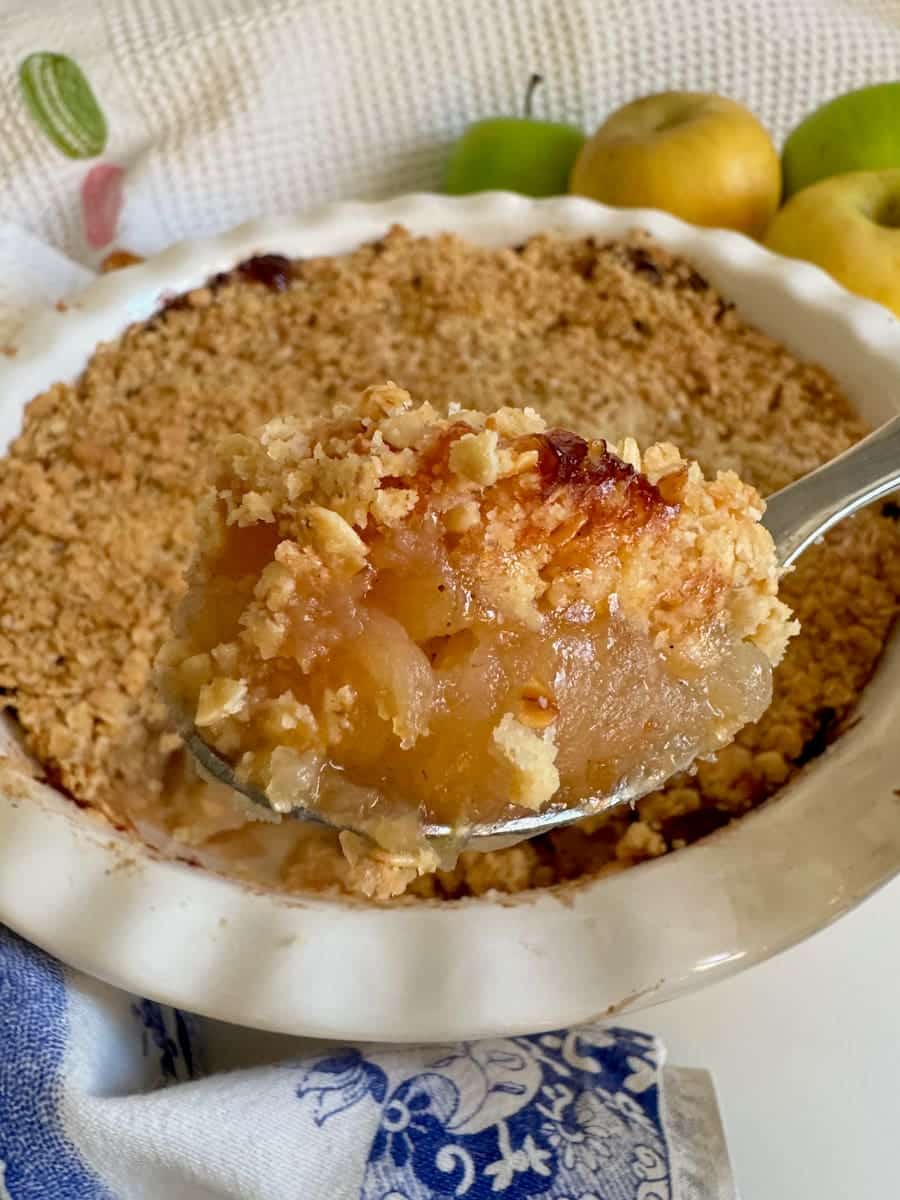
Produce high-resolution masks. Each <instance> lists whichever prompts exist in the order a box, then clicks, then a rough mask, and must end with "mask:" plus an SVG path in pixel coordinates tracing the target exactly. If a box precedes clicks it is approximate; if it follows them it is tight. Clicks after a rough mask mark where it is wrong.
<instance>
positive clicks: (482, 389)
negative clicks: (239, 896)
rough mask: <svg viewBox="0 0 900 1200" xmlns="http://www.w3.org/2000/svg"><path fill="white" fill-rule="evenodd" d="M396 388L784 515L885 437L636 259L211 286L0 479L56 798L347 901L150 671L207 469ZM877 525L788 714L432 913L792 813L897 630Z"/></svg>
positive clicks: (343, 268) (23, 709) (826, 559)
mask: <svg viewBox="0 0 900 1200" xmlns="http://www.w3.org/2000/svg"><path fill="white" fill-rule="evenodd" d="M386 378H397V379H402V380H403V382H404V384H405V385H406V386H408V387H409V388H410V390H411V392H412V393H413V394H414V395H415V396H416V397H417V399H420V400H428V401H430V402H431V403H432V404H434V405H436V406H437V405H439V404H442V403H444V404H447V403H451V402H456V403H458V404H459V405H460V406H461V407H465V408H475V409H479V410H481V411H485V412H490V411H492V410H494V409H496V408H498V407H503V406H504V405H518V406H522V407H524V406H531V407H533V408H535V409H537V410H538V411H540V412H541V413H542V415H543V416H544V417H545V419H546V420H547V421H548V423H549V424H551V425H559V426H564V427H569V428H576V429H579V430H580V431H581V432H583V433H584V434H585V435H587V436H597V437H606V438H608V439H610V440H612V441H617V440H619V439H621V438H622V437H624V436H626V435H627V434H629V433H630V434H633V435H634V436H635V437H636V439H637V440H638V442H639V443H641V444H650V443H652V442H654V441H670V442H672V443H675V444H676V445H678V446H679V448H680V449H681V451H682V453H683V454H684V455H685V456H686V457H687V458H691V459H697V460H698V461H699V463H700V464H701V466H702V467H703V469H704V470H705V471H711V470H714V469H715V468H717V467H723V468H731V469H734V470H736V471H737V472H738V473H739V475H740V476H741V477H742V478H744V479H746V480H747V481H749V482H750V483H752V484H753V485H755V486H756V487H757V488H758V489H759V491H760V492H761V493H762V494H763V495H765V494H766V493H767V492H770V491H773V490H775V489H777V488H778V487H780V486H783V485H784V484H785V483H787V482H789V481H790V480H791V479H793V478H796V477H798V476H799V475H802V474H804V473H806V472H807V471H809V470H811V469H812V468H813V467H815V466H817V465H818V464H819V463H821V462H823V461H826V460H827V459H829V458H831V457H833V456H834V455H836V454H838V453H840V452H841V451H842V450H844V449H845V448H846V447H847V446H848V445H850V444H851V443H852V442H853V441H855V440H856V439H858V438H859V437H861V436H863V434H864V433H865V432H866V431H867V430H866V426H865V423H864V422H863V421H862V420H861V419H860V418H859V417H858V416H857V415H856V414H855V413H854V412H853V410H852V408H851V406H850V404H849V402H848V401H847V400H846V398H845V397H844V396H843V394H842V393H841V391H840V389H839V388H838V387H837V386H836V385H835V383H834V382H833V381H832V380H831V379H830V378H829V376H828V375H827V373H826V372H825V371H823V370H821V369H820V368H817V367H815V366H811V365H808V364H805V363H801V362H798V361H797V360H796V359H795V358H794V357H792V356H791V355H790V353H789V352H788V351H787V350H786V349H785V348H784V347H783V346H780V345H779V344H778V343H776V342H775V341H773V340H772V339H770V338H768V337H766V336H765V335H763V334H761V333H759V332H757V331H755V330H753V329H752V328H750V327H749V326H747V325H746V324H745V323H744V322H743V321H741V320H740V318H739V317H738V316H737V315H736V313H735V312H734V311H733V310H732V309H731V307H730V306H729V305H728V303H727V301H725V300H723V299H722V298H721V297H720V296H719V295H718V294H717V293H716V292H715V290H714V289H713V288H711V287H710V286H709V285H708V284H707V283H706V281H705V280H703V279H702V277H701V276H699V275H698V274H697V272H696V271H694V270H693V268H691V266H690V265H689V264H687V263H685V262H684V261H682V260H680V259H679V258H677V257H675V256H672V255H670V254H668V253H667V252H666V251H665V250H663V249H661V248H660V247H658V246H656V245H654V244H653V243H652V242H649V241H648V240H647V239H645V238H642V237H639V236H636V237H630V238H627V239H623V240H621V241H616V242H613V243H610V244H606V245H601V244H599V243H597V242H596V241H594V240H593V239H583V238H582V239H574V240H567V239H561V238H556V237H540V238H535V239H532V240H531V241H530V242H529V243H527V244H526V245H525V246H523V247H519V248H516V249H512V250H499V251H498V250H487V249H482V248H478V247H474V246H471V245H466V244H465V243H463V242H462V241H460V240H459V239H457V238H454V237H438V238H425V239H416V238H412V237H410V236H409V235H407V234H405V233H403V232H402V231H399V230H398V231H394V232H392V233H391V234H390V235H389V236H388V237H387V238H385V239H383V240H382V241H381V242H380V243H377V244H375V245H372V246H366V247H363V248H362V249H360V250H358V251H356V252H354V253H352V254H349V255H346V256H343V257H340V258H323V259H318V260H312V261H308V262H303V263H300V264H294V266H293V268H292V278H291V279H290V280H289V281H288V282H287V283H286V286H285V287H284V289H283V290H280V291H274V290H272V291H270V290H267V289H266V288H265V287H264V286H261V285H260V284H259V283H256V282H254V281H253V280H252V279H247V278H244V277H240V278H238V277H235V278H232V279H229V280H224V281H215V283H214V286H210V287H205V288H199V289H197V290H196V291H195V292H193V293H191V294H190V295H189V296H188V297H185V298H183V299H180V300H179V301H178V303H177V304H176V305H173V306H171V307H170V308H169V309H167V310H166V311H164V312H162V313H161V314H159V316H157V317H156V318H154V319H153V320H152V321H150V322H148V323H145V324H143V325H140V326H135V327H133V328H132V329H130V330H129V331H128V332H127V333H126V334H125V335H124V336H123V337H122V338H121V339H119V340H118V341H117V342H115V343H113V344H111V345H108V346H102V347H100V348H98V350H97V352H96V353H95V355H94V357H93V359H92V361H91V363H90V364H89V366H88V368H87V370H86V371H85V373H84V375H83V376H82V378H81V379H80V380H79V381H78V382H77V383H76V384H74V385H72V386H63V385H59V386H56V387H54V388H52V389H50V390H49V391H48V392H46V393H44V394H43V395H42V396H39V397H37V398H36V399H35V400H34V401H33V402H32V403H31V405H30V406H29V410H28V413H27V415H26V419H25V424H24V428H23V432H22V434H21V436H20V437H19V438H18V439H17V440H16V442H15V444H14V445H13V447H12V448H11V451H10V453H9V454H8V455H7V456H6V458H4V459H3V460H2V461H0V686H2V687H3V689H4V695H5V703H6V705H7V707H8V708H10V709H11V710H12V711H14V712H15V713H16V714H17V715H18V717H19V719H20V721H21V722H22V724H23V727H24V729H25V732H26V739H27V744H28V746H29V749H30V750H31V751H32V753H34V754H35V755H36V756H37V757H38V758H39V759H40V760H41V761H42V762H43V763H44V765H45V769H46V771H47V774H48V776H49V777H50V778H51V779H52V780H53V781H54V782H55V783H57V784H58V785H59V786H61V787H63V788H64V789H66V790H68V791H69V792H70V793H71V794H74V795H76V796H77V797H78V798H79V799H80V800H82V801H83V802H86V803H90V804H92V805H94V806H96V807H98V808H101V809H102V810H103V811H105V812H106V813H107V814H108V815H109V816H110V818H111V819H112V820H113V821H115V822H116V823H117V824H119V825H125V826H130V827H133V828H135V829H136V830H137V832H138V833H139V834H140V835H141V836H142V837H145V838H147V839H148V840H151V841H153V842H155V843H157V844H162V845H164V846H166V847H168V848H172V847H174V848H175V849H176V850H177V851H179V852H182V853H185V854H188V855H190V856H194V857H196V856H200V857H202V858H203V859H204V861H210V862H212V863H213V864H215V865H216V866H217V867H218V868H219V869H222V870H225V871H228V872H231V873H234V874H237V875H240V876H243V877H250V878H254V879H271V880H277V881H278V882H279V883H280V885H282V886H285V887H287V888H290V889H301V890H302V889H304V888H322V887H328V886H338V887H342V886H343V885H344V880H345V873H346V862H345V860H344V858H343V856H342V855H340V854H339V853H338V851H337V845H336V842H335V839H334V838H333V837H332V836H331V835H329V834H327V833H325V832H324V831H320V830H313V829H305V830H304V831H303V832H302V836H300V831H294V832H295V834H296V837H295V838H293V839H292V838H291V837H289V836H288V832H287V831H286V830H285V829H284V828H283V827H282V828H275V827H271V826H269V825H264V824H261V823H260V822H253V823H248V820H247V818H246V816H244V815H242V814H240V813H238V812H236V810H235V808H234V806H233V805H232V804H231V803H230V802H229V800H228V797H227V796H223V795H222V794H221V793H220V792H218V791H217V790H216V789H212V788H209V787H206V786H204V785H200V784H199V783H197V782H196V781H194V780H193V779H191V778H190V777H189V776H188V775H186V774H185V771H184V759H183V755H182V754H181V752H180V750H179V748H178V739H177V738H176V737H174V735H173V734H172V733H171V732H170V730H169V729H168V727H167V725H166V721H165V713H164V709H163V706H162V704H161V702H160V700H159V698H158V695H157V694H156V691H155V689H154V686H153V682H152V660H153V657H154V655H155V653H156V651H157V648H158V646H159V644H160V642H161V640H162V638H163V636H164V635H165V631H166V629H167V624H168V618H169V613H170V611H171V608H172V607H173V605H174V604H175V603H176V601H177V599H178V598H179V596H180V595H181V594H182V589H183V582H182V576H183V572H184V569H185V567H186V565H187V563H188V561H189V558H190V555H191V552H192V546H193V540H194V533H193V515H192V514H193V511H194V506H195V503H196V499H197V496H198V494H199V492H200V490H201V488H202V486H203V468H202V464H203V463H204V462H205V461H206V460H207V458H208V456H209V454H210V452H211V450H212V447H213V446H214V444H215V443H216V442H218V441H219V440H220V439H221V437H222V436H223V435H225V434H226V433H230V432H236V431H244V432H250V431H252V430H253V429H254V428H256V427H258V426H259V424H260V423H262V422H263V421H265V420H267V419H269V418H272V417H274V416H276V415H277V414H278V413H282V412H286V411H292V410H294V411H297V410H298V407H299V406H300V405H301V404H302V407H303V415H304V416H310V417H315V416H318V415H320V414H323V413H327V412H329V411H330V410H331V408H332V407H333V404H334V402H335V399H336V398H337V397H340V396H345V395H348V394H351V393H354V392H359V391H361V390H362V389H363V388H365V387H366V386H368V385H369V384H371V383H373V382H376V381H378V380H383V379H386ZM884 513H885V514H887V515H882V510H881V509H879V508H875V509H873V510H870V511H867V512H865V513H862V514H860V515H859V516H858V517H857V518H855V519H854V520H852V521H850V522H847V523H846V524H845V525H843V526H841V527H840V528H838V529H836V530H834V531H833V532H832V533H830V534H829V535H828V537H827V538H826V539H825V541H824V543H823V544H822V545H819V546H816V547H814V548H812V549H811V550H809V551H808V552H807V553H806V554H804V556H803V558H802V559H801V560H800V561H799V563H798V565H797V567H796V570H795V571H794V572H792V573H791V574H790V575H789V576H788V577H787V578H786V579H785V580H784V581H783V583H782V586H781V594H782V596H783V598H784V599H785V600H786V602H787V603H788V604H789V605H790V606H791V607H792V608H793V609H794V611H795V613H796V615H797V616H798V617H799V619H800V621H801V624H802V627H803V629H802V632H801V633H800V634H799V636H797V637H796V638H795V639H793V641H792V642H791V644H790V646H789V647H788V650H787V653H786V655H785V658H784V660H783V662H782V663H781V664H780V666H779V667H778V668H777V669H776V673H775V691H774V699H773V702H772V705H771V706H770V708H769V710H768V711H767V713H766V714H765V715H764V717H763V718H762V719H761V720H760V721H759V722H758V723H756V724H755V725H753V726H751V727H749V728H748V729H745V730H743V731H742V732H741V734H740V735H739V736H738V739H737V742H736V743H735V744H734V745H732V746H729V747H727V748H726V749H725V750H723V751H721V752H720V753H719V754H718V755H717V757H716V760H715V761H714V762H711V763H708V764H707V763H702V764H700V766H699V769H698V772H697V774H696V775H695V776H691V777H683V778H681V779H676V780H674V781H672V783H671V784H670V785H669V786H668V787H667V788H666V789H665V790H664V791H663V792H660V793H657V794H655V795H652V796H649V797H647V798H646V799H645V800H643V801H641V802H640V803H639V805H638V812H637V813H636V814H630V813H628V812H622V813H616V814H613V815H612V816H610V817H609V818H603V819H596V820H594V821H592V822H590V823H589V824H588V825H587V826H585V827H580V828H577V829H567V830H562V831H559V833H557V834H552V835H549V836H547V837H545V838H542V839H539V840H538V841H536V842H533V843H528V844H525V845H521V846H518V847H514V848H512V849H511V850H508V851H503V852H499V853H497V854H491V855H479V854H472V855H464V856H463V857H462V859H461V860H460V862H459V863H458V864H457V866H456V867H455V868H454V869H453V870H452V871H445V872H438V873H435V874H433V875H429V876H426V877H424V878H422V879H419V880H417V881H416V882H415V883H414V884H413V885H412V890H413V891H415V892H417V893H418V894H420V895H434V896H447V897H454V896H459V895H465V894H472V893H481V892H484V891H486V890H490V889H492V888H500V889H502V890H509V891H516V890H520V889H522V888H524V887H534V886H537V887H540V886H546V885H549V884H552V883H555V882H557V881H560V880H564V879H569V878H573V877H576V876H580V875H583V874H590V873H597V872H602V871H609V870H620V869H625V868H626V867H627V866H629V865H631V864H633V863H634V862H637V861H640V860H641V859H642V858H643V857H646V856H647V855H651V854H655V853H658V852H664V851H667V850H670V849H672V848H677V847H678V846H680V845H683V844H685V843H688V842H690V841H692V840H695V839H696V838H697V837H698V836H702V835H703V834H704V833H706V832H708V831H710V830H711V829H714V828H716V827H717V826H718V825H721V824H723V823H725V822H727V821H728V820H729V819H731V818H733V817H735V816H739V815H740V814H741V813H743V812H745V811H747V809H749V808H752V807H753V806H754V805H756V804H758V803H760V802H761V801H762V800H764V799H765V798H766V797H768V796H770V795H773V794H774V793H775V792H777V790H778V789H779V787H781V786H782V785H783V783H784V782H785V781H787V780H788V779H790V777H791V776H792V775H793V774H794V773H795V772H796V771H797V770H798V769H799V768H800V767H801V766H802V764H803V763H804V762H805V761H808V759H809V757H810V756H811V755H814V754H815V753H816V752H818V751H819V750H821V748H822V747H823V746H824V745H825V744H826V743H827V740H828V739H829V738H830V737H831V736H833V735H834V734H835V733H836V732H837V731H839V729H840V728H841V723H842V721H843V720H844V718H845V717H846V715H847V713H848V711H849V710H850V708H851V706H852V704H853V702H854V700H855V699H856V697H857V696H858V695H859V693H860V691H861V690H862V688H863V687H864V686H865V684H866V682H867V680H868V678H869V676H870V674H871V671H872V669H873V667H874V665H875V664H876V662H877V660H878V657H879V655H880V653H881V649H882V647H883V644H884V642H885V639H886V637H887V635H888V632H889V630H890V627H891V624H892V621H893V619H894V616H895V614H896V611H897V603H898V594H900V578H898V575H900V556H898V554H897V549H898V543H900V523H898V522H897V521H896V520H895V519H894V516H893V515H892V513H893V510H892V509H891V508H890V507H889V505H886V506H884ZM336 706H337V711H336V712H335V716H334V719H335V720H339V719H340V713H339V709H340V701H339V700H337V701H336ZM633 825H640V826H642V827H644V828H643V829H638V830H635V831H633V832H629V829H630V828H631V826H633ZM650 834H653V835H656V836H653V837H651V836H650Z"/></svg>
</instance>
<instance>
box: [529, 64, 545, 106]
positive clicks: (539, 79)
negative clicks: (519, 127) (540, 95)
mask: <svg viewBox="0 0 900 1200" xmlns="http://www.w3.org/2000/svg"><path fill="white" fill-rule="evenodd" d="M543 82H544V77H543V75H538V74H537V73H536V72H532V75H531V78H530V79H529V80H528V87H527V88H526V89H525V116H526V117H530V116H531V101H532V99H533V98H534V93H535V89H536V88H539V87H540V86H541V84H542V83H543Z"/></svg>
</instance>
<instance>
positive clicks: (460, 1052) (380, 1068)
mask: <svg viewBox="0 0 900 1200" xmlns="http://www.w3.org/2000/svg"><path fill="white" fill-rule="evenodd" d="M404 1057H406V1056H404V1055H402V1054H401V1055H399V1056H398V1055H397V1053H396V1052H395V1053H394V1054H393V1055H390V1054H389V1055H386V1056H378V1055H372V1054H364V1053H363V1052H362V1051H361V1050H359V1049H347V1050H343V1051H341V1052H339V1053H336V1054H333V1055H330V1056H328V1057H325V1058H322V1059H320V1060H319V1061H318V1062H316V1063H314V1065H312V1066H311V1067H310V1068H308V1069H305V1070H303V1071H302V1074H301V1079H300V1082H299V1084H298V1085H297V1089H296V1091H297V1096H298V1097H299V1098H300V1100H301V1101H302V1102H303V1103H304V1104H306V1105H307V1106H308V1107H309V1111H310V1113H311V1115H312V1118H313V1122H314V1125H315V1126H316V1127H317V1128H322V1127H323V1126H325V1125H326V1124H328V1123H332V1122H339V1121H342V1120H343V1121H350V1122H352V1121H353V1119H354V1118H353V1116H352V1115H351V1114H352V1110H354V1109H356V1108H357V1106H360V1105H366V1106H371V1105H375V1106H377V1108H378V1110H379V1115H378V1120H377V1125H376V1130H375V1134H374V1137H373V1138H372V1142H371V1146H370V1147H369V1151H368V1157H367V1162H366V1168H365V1177H364V1180H363V1184H362V1190H361V1192H360V1200H431V1198H433V1197H434V1198H437V1197H444V1196H447V1197H451V1196H452V1197H466V1198H467V1200H482V1198H486V1197H492V1198H496V1200H520V1198H521V1200H525V1198H526V1197H528V1198H529V1200H671V1198H672V1187H671V1173H670V1166H669V1153H668V1147H667V1144H666V1139H665V1135H664V1132H663V1128H662V1125H661V1120H660V1096H659V1067H660V1065H661V1064H660V1062H659V1057H660V1051H659V1047H658V1045H657V1043H656V1042H655V1040H654V1039H653V1038H651V1037H649V1036H647V1035H645V1034H641V1033H636V1032H634V1031H631V1030H625V1029H598V1028H589V1029H581V1030H571V1031H562V1032H559V1033H545V1034H538V1035H535V1036H533V1037H517V1038H509V1039H494V1040H492V1041H489V1042H483V1043H463V1044H460V1045H456V1046H452V1047H440V1048H434V1049H431V1050H430V1051H421V1050H420V1051H419V1052H418V1054H417V1055H416V1059H415V1060H413V1061H414V1062H416V1066H415V1069H413V1070H411V1071H410V1070H405V1069H404V1067H403V1066H402V1063H403V1060H404ZM398 1059H399V1063H398ZM383 1064H388V1065H383Z"/></svg>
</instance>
